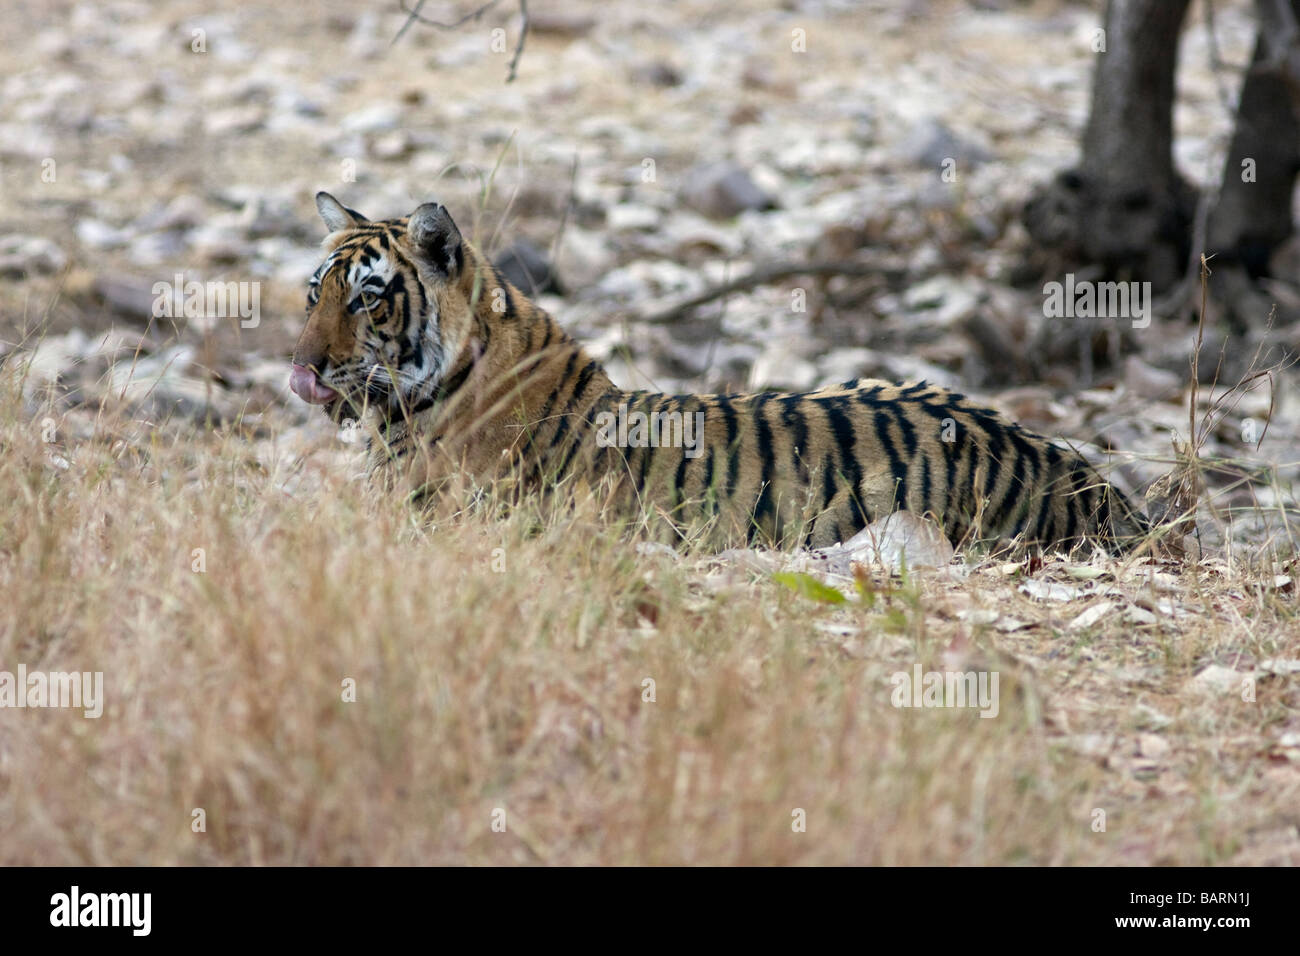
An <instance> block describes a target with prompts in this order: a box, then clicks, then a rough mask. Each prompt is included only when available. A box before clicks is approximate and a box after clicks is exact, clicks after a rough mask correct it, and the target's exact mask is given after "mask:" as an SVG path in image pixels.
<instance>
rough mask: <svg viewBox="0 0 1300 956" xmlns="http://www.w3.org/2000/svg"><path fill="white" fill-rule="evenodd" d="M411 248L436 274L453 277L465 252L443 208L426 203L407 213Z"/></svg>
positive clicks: (458, 233) (435, 204)
mask: <svg viewBox="0 0 1300 956" xmlns="http://www.w3.org/2000/svg"><path fill="white" fill-rule="evenodd" d="M406 234H407V235H408V236H410V238H411V244H412V245H413V246H415V248H416V250H418V251H419V253H420V254H421V256H422V257H423V258H424V260H425V262H427V263H428V264H429V265H431V266H432V267H433V268H434V269H435V270H436V271H438V272H441V273H443V274H444V275H447V276H454V275H456V274H458V273H459V272H460V270H461V269H462V268H463V267H464V265H465V250H464V249H463V248H462V247H461V244H462V242H463V240H462V239H461V235H460V230H459V229H457V228H456V224H455V223H454V222H452V221H451V213H449V212H447V207H446V206H443V205H441V204H440V203H436V202H427V203H425V204H424V205H423V206H420V207H419V208H418V209H416V210H415V212H413V213H411V218H410V220H409V221H408V222H407V225H406Z"/></svg>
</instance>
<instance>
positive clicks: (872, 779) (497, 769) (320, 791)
mask: <svg viewBox="0 0 1300 956" xmlns="http://www.w3.org/2000/svg"><path fill="white" fill-rule="evenodd" d="M46 417H52V418H54V419H55V421H56V424H57V433H56V438H57V439H58V440H57V441H56V443H54V444H50V443H47V442H45V441H43V440H42V438H43V437H48V436H43V435H42V423H43V421H44V419H45V418H46ZM330 441H332V439H329V438H328V437H327V438H325V439H323V444H325V445H328V444H329V442H330ZM0 449H2V451H3V453H2V454H0V594H3V595H4V599H3V601H2V602H0V670H9V671H13V670H15V668H16V666H17V664H19V663H23V664H25V665H26V666H27V668H28V669H29V670H38V669H43V670H50V671H74V670H87V671H102V672H103V674H104V692H105V697H106V703H105V708H104V713H103V716H102V717H101V718H99V719H88V718H86V717H84V716H82V713H81V711H71V710H57V709H45V710H36V709H23V710H19V709H0V862H3V863H5V864H38V863H40V864H164V865H167V864H460V863H468V864H514V863H547V864H681V863H709V864H827V863H879V864H936V863H938V864H950V863H971V864H1018V863H1042V864H1089V863H1115V862H1118V863H1134V864H1148V863H1220V862H1251V861H1257V862H1280V861H1282V860H1290V861H1291V862H1295V861H1296V860H1297V859H1300V851H1298V849H1297V848H1300V839H1297V837H1296V819H1295V815H1294V808H1295V807H1296V806H1297V800H1296V797H1297V795H1298V794H1300V789H1298V788H1300V784H1298V783H1297V781H1298V780H1300V773H1297V771H1296V769H1295V763H1294V762H1293V761H1290V760H1288V759H1286V758H1285V757H1278V756H1277V754H1276V753H1274V752H1273V751H1272V750H1271V749H1270V748H1272V747H1273V744H1272V743H1270V741H1274V740H1275V739H1276V738H1278V737H1279V735H1280V734H1281V733H1282V731H1283V729H1285V728H1291V729H1297V728H1295V721H1296V718H1295V716H1294V712H1295V711H1294V707H1295V704H1296V697H1297V690H1296V678H1295V676H1294V675H1293V676H1291V677H1289V678H1285V677H1278V678H1273V679H1261V680H1260V682H1259V692H1258V698H1257V700H1256V701H1255V702H1254V703H1251V704H1246V703H1243V702H1242V701H1241V700H1240V699H1239V697H1238V696H1237V695H1235V694H1231V693H1230V694H1226V695H1224V694H1220V695H1218V696H1216V697H1212V698H1209V699H1207V698H1205V697H1204V696H1197V695H1196V694H1193V693H1191V692H1190V691H1188V690H1187V687H1188V685H1189V681H1190V680H1191V678H1192V675H1193V674H1194V673H1195V672H1196V671H1197V670H1198V669H1200V668H1201V667H1202V666H1204V664H1205V663H1206V662H1207V661H1211V660H1214V661H1220V662H1223V663H1225V664H1229V665H1231V664H1233V663H1239V662H1241V661H1243V660H1258V659H1260V658H1262V657H1265V656H1268V657H1282V658H1287V657H1290V658H1298V657H1300V638H1297V631H1298V630H1300V628H1297V627H1296V610H1295V603H1294V597H1293V596H1291V595H1288V594H1286V593H1281V592H1278V591H1276V590H1272V591H1270V590H1264V589H1260V588H1256V589H1255V590H1253V591H1251V590H1247V589H1246V588H1245V585H1243V584H1242V583H1241V582H1239V581H1235V580H1231V579H1226V578H1225V579H1222V580H1220V579H1219V578H1215V577H1213V576H1207V575H1204V574H1200V575H1190V576H1188V578H1187V582H1186V584H1178V585H1176V588H1177V590H1176V591H1174V592H1170V591H1167V590H1161V587H1162V586H1163V585H1162V584H1160V581H1161V580H1163V579H1157V578H1156V577H1155V575H1156V574H1158V573H1159V574H1163V572H1155V571H1151V572H1150V573H1145V572H1144V573H1145V575H1146V576H1145V577H1143V576H1142V575H1138V576H1137V577H1132V576H1131V575H1130V577H1125V576H1124V574H1125V572H1123V570H1122V569H1121V568H1120V567H1119V566H1118V565H1100V566H1099V567H1100V569H1101V570H1100V571H1099V572H1098V573H1099V574H1102V575H1105V576H1107V578H1106V579H1107V580H1113V581H1115V582H1116V586H1120V587H1123V588H1127V589H1130V590H1131V591H1132V593H1133V594H1134V595H1136V597H1135V598H1134V600H1139V599H1140V598H1141V595H1144V594H1145V595H1148V596H1149V597H1150V598H1151V600H1153V601H1154V600H1158V599H1165V598H1177V600H1179V601H1183V602H1185V603H1187V604H1188V605H1189V606H1191V607H1192V608H1193V613H1189V614H1187V615H1185V616H1184V617H1182V618H1181V619H1180V620H1179V621H1178V622H1177V626H1176V627H1173V626H1169V625H1167V624H1166V623H1165V622H1161V623H1160V624H1159V625H1158V626H1154V627H1148V628H1142V627H1137V626H1135V625H1133V624H1132V623H1128V622H1125V620H1124V619H1123V618H1122V616H1121V614H1120V613H1119V612H1116V613H1114V614H1111V615H1109V616H1107V617H1104V618H1103V619H1102V620H1101V621H1100V622H1099V623H1098V624H1097V625H1096V626H1095V627H1091V628H1088V629H1085V630H1083V631H1081V632H1074V631H1069V630H1067V622H1068V621H1069V620H1070V618H1071V617H1073V616H1074V615H1075V614H1077V613H1078V611H1079V610H1080V609H1081V608H1084V607H1087V606H1089V605H1088V603H1087V602H1088V600H1092V601H1093V603H1095V601H1096V600H1097V597H1096V595H1093V597H1092V598H1090V599H1089V598H1085V599H1083V602H1082V603H1077V604H1073V605H1069V610H1068V611H1066V610H1065V606H1062V607H1060V608H1056V607H1048V608H1046V609H1045V610H1044V608H1043V606H1042V605H1040V604H1038V603H1036V602H1033V601H1031V600H1030V599H1029V598H1028V597H1027V596H1025V595H1023V594H1020V593H1019V592H1017V591H1016V582H1017V581H1019V580H1021V575H1019V574H1008V573H1006V569H1005V568H1000V567H996V566H981V567H977V568H975V569H973V570H972V571H971V572H970V574H969V576H967V577H965V578H964V579H958V580H954V581H948V580H943V579H938V578H935V577H931V578H930V579H925V578H918V577H915V576H913V577H912V578H910V579H909V580H907V581H899V580H897V579H894V580H886V579H884V578H881V579H879V580H877V581H876V582H875V584H874V587H875V591H874V593H873V602H872V605H871V606H870V607H868V606H867V605H866V604H865V603H854V602H846V603H845V604H840V605H830V604H824V603H820V602H818V601H816V600H811V599H809V598H808V597H807V596H803V595H800V594H798V593H794V592H792V591H791V590H789V589H787V588H785V587H782V586H781V585H780V584H778V583H776V582H774V581H772V580H771V579H770V578H767V577H764V576H762V575H758V574H754V573H750V572H746V571H743V570H740V569H737V568H735V567H719V566H717V565H716V564H714V563H710V562H709V561H708V560H707V559H706V558H704V557H702V556H691V555H687V556H685V557H682V558H679V559H673V558H671V557H667V556H664V555H662V554H645V555H643V554H640V553H638V551H637V549H636V548H635V547H634V545H633V544H632V543H631V542H629V541H627V540H625V538H624V537H623V536H621V535H620V534H618V533H616V532H613V531H611V530H610V529H609V528H608V527H607V526H605V525H604V524H602V523H601V522H600V521H599V520H598V516H596V515H594V514H593V513H591V511H590V509H585V508H583V507H578V508H576V509H573V510H570V511H567V512H559V513H546V514H543V513H541V512H539V511H538V510H537V509H533V508H530V507H524V508H521V509H519V510H517V511H515V512H513V513H512V514H510V515H508V516H507V517H505V518H496V517H491V516H488V515H486V514H482V513H479V511H481V510H482V509H474V508H466V509H465V510H464V511H463V513H461V514H459V515H455V516H453V517H451V518H449V519H439V520H438V521H437V522H436V523H434V524H433V525H432V526H430V525H429V524H427V523H423V522H421V521H420V519H419V517H418V516H417V515H415V514H413V513H412V511H411V510H410V509H409V508H408V507H407V506H406V505H404V504H403V503H401V502H399V501H393V500H384V499H383V498H382V497H377V496H376V495H375V494H374V493H373V492H371V491H369V490H367V489H366V487H365V486H364V484H363V483H361V482H358V481H355V480H353V478H352V477H351V475H352V473H353V472H354V471H355V470H356V467H355V463H351V464H349V463H346V462H345V463H341V464H340V463H339V462H338V461H337V460H336V457H337V456H336V457H333V458H331V457H329V456H328V454H327V453H326V452H324V451H322V452H321V453H320V454H308V455H307V456H305V458H304V456H303V455H301V454H299V453H298V452H297V451H295V450H294V448H293V447H291V444H290V442H289V441H288V439H287V437H286V434H285V433H283V432H281V431H279V430H277V429H276V428H273V429H272V434H271V435H270V436H269V437H261V438H249V437H245V436H243V435H242V434H241V433H240V431H239V430H238V429H231V430H228V431H226V432H220V431H205V430H202V429H185V428H181V427H177V426H172V425H167V426H163V427H148V426H144V425H141V424H139V423H134V424H133V423H131V421H130V420H129V416H123V415H122V414H120V413H117V412H113V411H109V410H106V411H104V412H102V413H100V414H99V415H97V420H95V421H92V420H91V419H90V418H88V417H83V418H82V419H81V420H79V421H73V420H72V419H71V418H70V416H68V415H66V414H64V415H60V414H58V413H55V412H51V411H48V410H42V409H33V408H32V407H31V405H30V404H29V403H28V404H25V403H24V402H23V400H22V398H21V396H20V394H19V377H18V375H17V373H16V371H15V366H14V364H13V363H10V366H9V367H8V369H7V370H6V374H5V376H4V384H3V394H2V395H0ZM196 549H201V550H202V562H203V570H201V571H196V570H194V568H195V567H196V564H195V562H196V560H197V554H196ZM498 549H500V550H498ZM1166 576H1167V575H1166ZM1134 582H1136V583H1134ZM1166 583H1167V582H1166ZM1224 607H1228V608H1230V609H1231V611H1232V614H1233V615H1234V616H1235V619H1236V620H1238V621H1239V622H1240V625H1239V626H1229V627H1225V625H1224V623H1223V621H1224V619H1225V618H1224V615H1223V614H1222V613H1221V611H1222V610H1223V608H1224ZM970 611H978V612H980V614H983V616H980V614H974V615H972V614H969V613H967V612H970ZM963 614H965V616H964V617H963V616H962V615H963ZM998 614H1010V615H1023V616H1024V617H1026V618H1027V619H1028V620H1029V621H1030V624H1029V626H1028V627H1026V628H1024V629H1021V630H1016V631H1007V632H1004V631H1002V630H999V628H998V626H996V624H995V623H990V622H992V621H993V616H996V615H998ZM990 615H993V616H990ZM981 622H984V623H981ZM917 661H920V662H921V663H922V665H923V666H924V667H925V668H926V669H931V668H935V669H944V668H954V667H955V668H957V669H971V668H973V669H986V670H996V671H998V672H999V674H1000V705H999V714H998V716H997V717H996V718H994V719H982V718H980V717H979V716H977V714H976V713H975V712H974V711H971V710H958V709H901V708H895V707H893V706H891V686H890V683H889V678H890V675H891V674H892V673H894V672H895V671H898V670H907V671H910V670H911V668H912V666H913V664H914V663H915V662H917ZM1121 675H1123V676H1121ZM1134 675H1137V676H1134ZM348 679H351V680H353V681H355V701H351V702H348V701H345V700H344V696H345V694H344V689H345V683H344V682H345V681H346V680H348ZM647 679H649V680H653V681H654V697H655V699H654V700H653V701H648V700H646V699H645V698H646V697H647V696H649V694H648V689H647V687H646V685H645V684H644V681H646V680H647ZM1152 713H1155V714H1158V716H1159V717H1160V720H1161V721H1166V722H1165V723H1160V722H1155V723H1153V721H1155V720H1156V718H1154V717H1151V716H1150V714H1152ZM1094 737H1095V738H1098V739H1101V740H1102V741H1103V743H1102V744H1098V745H1097V746H1092V745H1091V744H1089V743H1088V740H1090V739H1092V738H1094ZM1145 738H1157V739H1158V740H1159V741H1163V742H1164V744H1163V746H1164V748H1165V749H1163V750H1162V748H1161V747H1158V746H1156V744H1154V743H1152V742H1151V741H1150V740H1146V739H1145ZM1105 741H1110V742H1111V743H1110V744H1106V743H1104V742H1105ZM1144 747H1145V748H1146V750H1147V751H1149V752H1152V755H1151V759H1146V758H1143V757H1142V754H1141V751H1142V749H1143V748H1144ZM1134 754H1136V755H1137V756H1134ZM1270 754H1272V755H1270ZM198 808H201V809H202V811H203V815H204V821H205V829H203V830H202V832H195V829H194V826H193V823H194V820H195V816H194V812H195V810H196V809H198ZM1099 808H1100V809H1103V810H1104V811H1105V820H1106V829H1105V831H1104V832H1098V831H1096V830H1095V829H1094V821H1095V820H1096V810H1097V809H1099ZM798 810H803V811H804V813H805V814H806V831H805V832H797V831H796V829H795V828H794V827H793V826H792V824H793V823H795V822H796V811H798ZM501 811H503V813H504V815H503V816H502V813H501ZM494 822H495V823H497V825H498V826H497V828H495V829H494ZM502 822H503V823H504V830H502V829H500V824H501V823H502ZM1288 840H1289V841H1290V842H1288Z"/></svg>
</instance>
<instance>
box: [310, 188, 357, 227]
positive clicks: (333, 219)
mask: <svg viewBox="0 0 1300 956" xmlns="http://www.w3.org/2000/svg"><path fill="white" fill-rule="evenodd" d="M316 209H317V211H319V212H320V217H321V218H322V219H324V220H325V226H326V228H327V229H329V231H330V232H338V231H339V230H340V229H355V228H356V227H357V226H359V225H361V224H362V223H365V222H369V221H370V220H369V219H367V218H366V217H365V216H363V215H361V213H359V212H357V211H356V210H355V209H349V208H348V207H347V206H345V205H343V203H341V202H339V201H338V200H337V199H335V198H334V197H333V196H331V195H330V194H329V193H326V192H320V193H317V194H316Z"/></svg>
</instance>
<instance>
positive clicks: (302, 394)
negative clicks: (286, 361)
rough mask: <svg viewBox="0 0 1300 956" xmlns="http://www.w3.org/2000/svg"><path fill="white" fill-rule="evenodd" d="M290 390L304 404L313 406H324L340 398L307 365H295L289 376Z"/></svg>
mask: <svg viewBox="0 0 1300 956" xmlns="http://www.w3.org/2000/svg"><path fill="white" fill-rule="evenodd" d="M289 388H291V389H293V393H294V394H295V395H297V396H298V397H299V398H301V399H302V400H303V401H304V402H308V403H310V404H312V405H324V404H325V403H326V402H329V401H332V400H334V399H335V398H337V397H338V394H339V393H338V392H336V391H334V389H332V388H330V387H329V386H328V385H325V384H323V383H322V382H321V380H320V379H318V378H317V377H316V373H315V372H313V371H312V370H311V369H309V368H308V367H307V366H305V365H294V367H293V371H292V372H291V373H290V374H289Z"/></svg>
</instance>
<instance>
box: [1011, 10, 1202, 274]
mask: <svg viewBox="0 0 1300 956" xmlns="http://www.w3.org/2000/svg"><path fill="white" fill-rule="evenodd" d="M1188 3H1189V0H1109V2H1108V3H1107V5H1106V15H1105V21H1104V24H1105V44H1106V45H1105V50H1104V51H1103V52H1099V53H1098V54H1097V66H1096V69H1095V70H1094V73H1093V85H1092V104H1091V108H1090V111H1089V115H1088V126H1087V128H1086V129H1085V131H1084V135H1083V158H1082V160H1081V162H1080V165H1079V167H1078V169H1076V170H1068V171H1066V172H1064V173H1062V174H1060V175H1059V176H1057V178H1056V179H1055V180H1054V181H1053V182H1052V183H1051V184H1050V186H1049V187H1048V188H1047V189H1046V190H1045V191H1044V192H1042V193H1040V194H1039V195H1038V196H1036V197H1035V198H1034V199H1033V200H1031V201H1030V203H1029V204H1028V206H1027V207H1026V210H1025V222H1026V226H1027V227H1028V228H1029V232H1030V235H1031V236H1033V237H1034V238H1035V239H1037V240H1038V241H1040V242H1044V243H1047V244H1049V245H1053V246H1055V247H1056V248H1058V249H1061V250H1062V251H1063V252H1064V253H1065V254H1066V255H1067V257H1068V258H1072V259H1076V260H1081V261H1083V262H1089V263H1095V264H1098V265H1100V266H1101V267H1102V270H1103V273H1104V274H1105V276H1106V277H1107V278H1115V279H1124V280H1134V281H1149V282H1151V283H1152V286H1153V287H1154V290H1155V291H1156V292H1161V291H1163V290H1165V289H1167V288H1168V287H1169V286H1171V285H1173V284H1174V283H1175V282H1176V281H1177V280H1178V279H1179V278H1181V276H1182V274H1183V271H1184V269H1185V268H1186V265H1187V257H1188V254H1189V251H1190V234H1191V226H1192V219H1193V216H1194V214H1195V202H1196V200H1195V191H1194V190H1193V189H1192V188H1191V187H1190V186H1189V185H1188V184H1187V182H1186V181H1185V180H1183V178H1182V177H1181V176H1179V175H1178V172H1177V171H1176V170H1175V169H1174V160H1173V107H1174V70H1175V68H1176V66H1177V62H1178V35H1179V31H1180V29H1181V27H1182V23H1183V19H1184V16H1185V14H1186V12H1187V7H1188Z"/></svg>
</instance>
